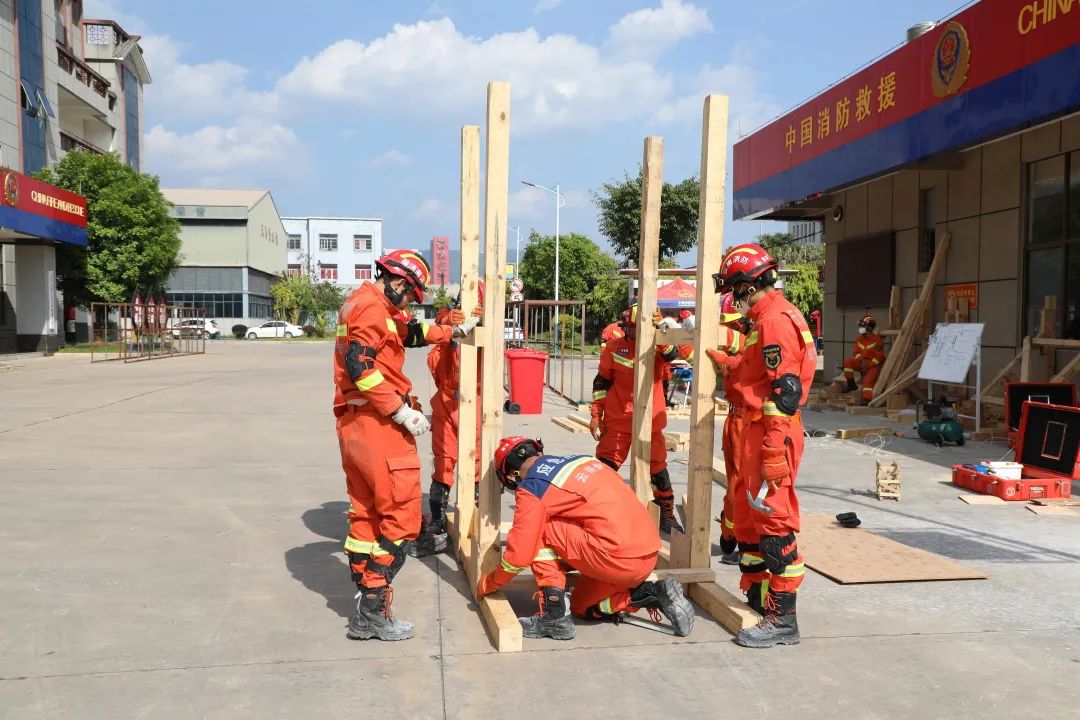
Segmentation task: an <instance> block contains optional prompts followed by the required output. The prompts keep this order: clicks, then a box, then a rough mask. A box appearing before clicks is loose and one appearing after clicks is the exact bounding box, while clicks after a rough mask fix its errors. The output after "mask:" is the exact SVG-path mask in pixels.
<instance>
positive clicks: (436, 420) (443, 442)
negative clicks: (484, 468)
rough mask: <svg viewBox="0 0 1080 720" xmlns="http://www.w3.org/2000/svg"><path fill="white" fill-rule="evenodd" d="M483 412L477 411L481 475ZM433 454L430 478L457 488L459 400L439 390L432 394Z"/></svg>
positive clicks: (478, 459)
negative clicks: (455, 482)
mask: <svg viewBox="0 0 1080 720" xmlns="http://www.w3.org/2000/svg"><path fill="white" fill-rule="evenodd" d="M482 422H483V417H482V415H481V414H480V413H479V412H477V413H476V463H475V466H476V471H475V475H473V477H475V478H477V479H478V480H479V478H480V426H481V424H482ZM431 454H432V456H433V458H432V463H433V465H434V470H433V471H432V473H431V479H432V480H433V481H435V482H439V483H442V484H443V485H446V486H447V487H454V479H455V474H454V468H456V467H457V461H458V401H457V398H456V397H454V396H453V395H450V394H447V393H445V392H443V391H442V390H436V391H435V394H434V395H432V396H431Z"/></svg>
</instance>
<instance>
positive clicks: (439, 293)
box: [431, 285, 454, 310]
mask: <svg viewBox="0 0 1080 720" xmlns="http://www.w3.org/2000/svg"><path fill="white" fill-rule="evenodd" d="M431 303H432V305H434V306H435V309H436V310H438V309H440V308H448V307H453V306H454V301H453V299H451V297H450V293H448V292H446V288H445V287H443V286H442V285H440V286H439V287H437V288H435V297H434V298H433V299H432V301H431Z"/></svg>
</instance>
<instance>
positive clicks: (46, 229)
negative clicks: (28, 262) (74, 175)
mask: <svg viewBox="0 0 1080 720" xmlns="http://www.w3.org/2000/svg"><path fill="white" fill-rule="evenodd" d="M0 228H4V229H6V230H11V231H14V232H16V233H19V234H21V235H29V236H31V237H32V238H34V239H37V240H47V241H51V242H61V243H68V244H70V245H86V198H84V197H83V196H81V195H76V194H75V193H73V192H69V191H67V190H63V189H61V188H58V187H55V186H53V185H50V184H48V183H46V182H42V181H41V180H36V179H34V178H32V177H28V176H26V175H22V174H20V173H17V172H15V171H14V170H3V169H0Z"/></svg>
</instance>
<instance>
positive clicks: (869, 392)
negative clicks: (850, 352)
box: [844, 357, 881, 400]
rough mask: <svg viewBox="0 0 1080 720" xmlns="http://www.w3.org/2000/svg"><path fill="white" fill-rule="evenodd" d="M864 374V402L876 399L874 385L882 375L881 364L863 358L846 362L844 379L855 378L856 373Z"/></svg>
mask: <svg viewBox="0 0 1080 720" xmlns="http://www.w3.org/2000/svg"><path fill="white" fill-rule="evenodd" d="M857 372H860V373H862V383H861V384H862V394H863V399H864V400H873V399H874V383H876V382H877V379H878V375H880V374H881V363H877V364H874V363H872V362H870V361H868V360H863V359H862V358H855V357H850V358H848V359H847V360H844V377H846V378H854V377H855V373H857Z"/></svg>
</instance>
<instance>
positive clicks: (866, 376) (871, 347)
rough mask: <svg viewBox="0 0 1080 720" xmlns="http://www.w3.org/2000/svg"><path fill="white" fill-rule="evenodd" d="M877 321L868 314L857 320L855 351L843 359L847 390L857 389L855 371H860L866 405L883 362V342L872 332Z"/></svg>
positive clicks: (863, 402) (864, 403)
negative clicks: (857, 333)
mask: <svg viewBox="0 0 1080 720" xmlns="http://www.w3.org/2000/svg"><path fill="white" fill-rule="evenodd" d="M876 329H877V322H876V321H875V320H874V318H872V317H870V316H869V315H867V316H865V317H864V318H863V319H862V320H860V321H859V336H858V337H857V338H855V352H854V353H853V354H852V356H851V357H849V358H847V359H845V360H844V377H845V378H847V391H848V392H854V391H855V390H857V389H858V387H859V386H858V385H856V384H855V373H857V372H859V373H862V404H863V405H867V404H869V403H870V401H871V400H873V399H874V383H876V382H877V378H878V375H880V374H881V364H882V363H883V362H885V343H884V341H882V339H881V336H880V335H878V334H877V333H876V332H874V331H875V330H876Z"/></svg>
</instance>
